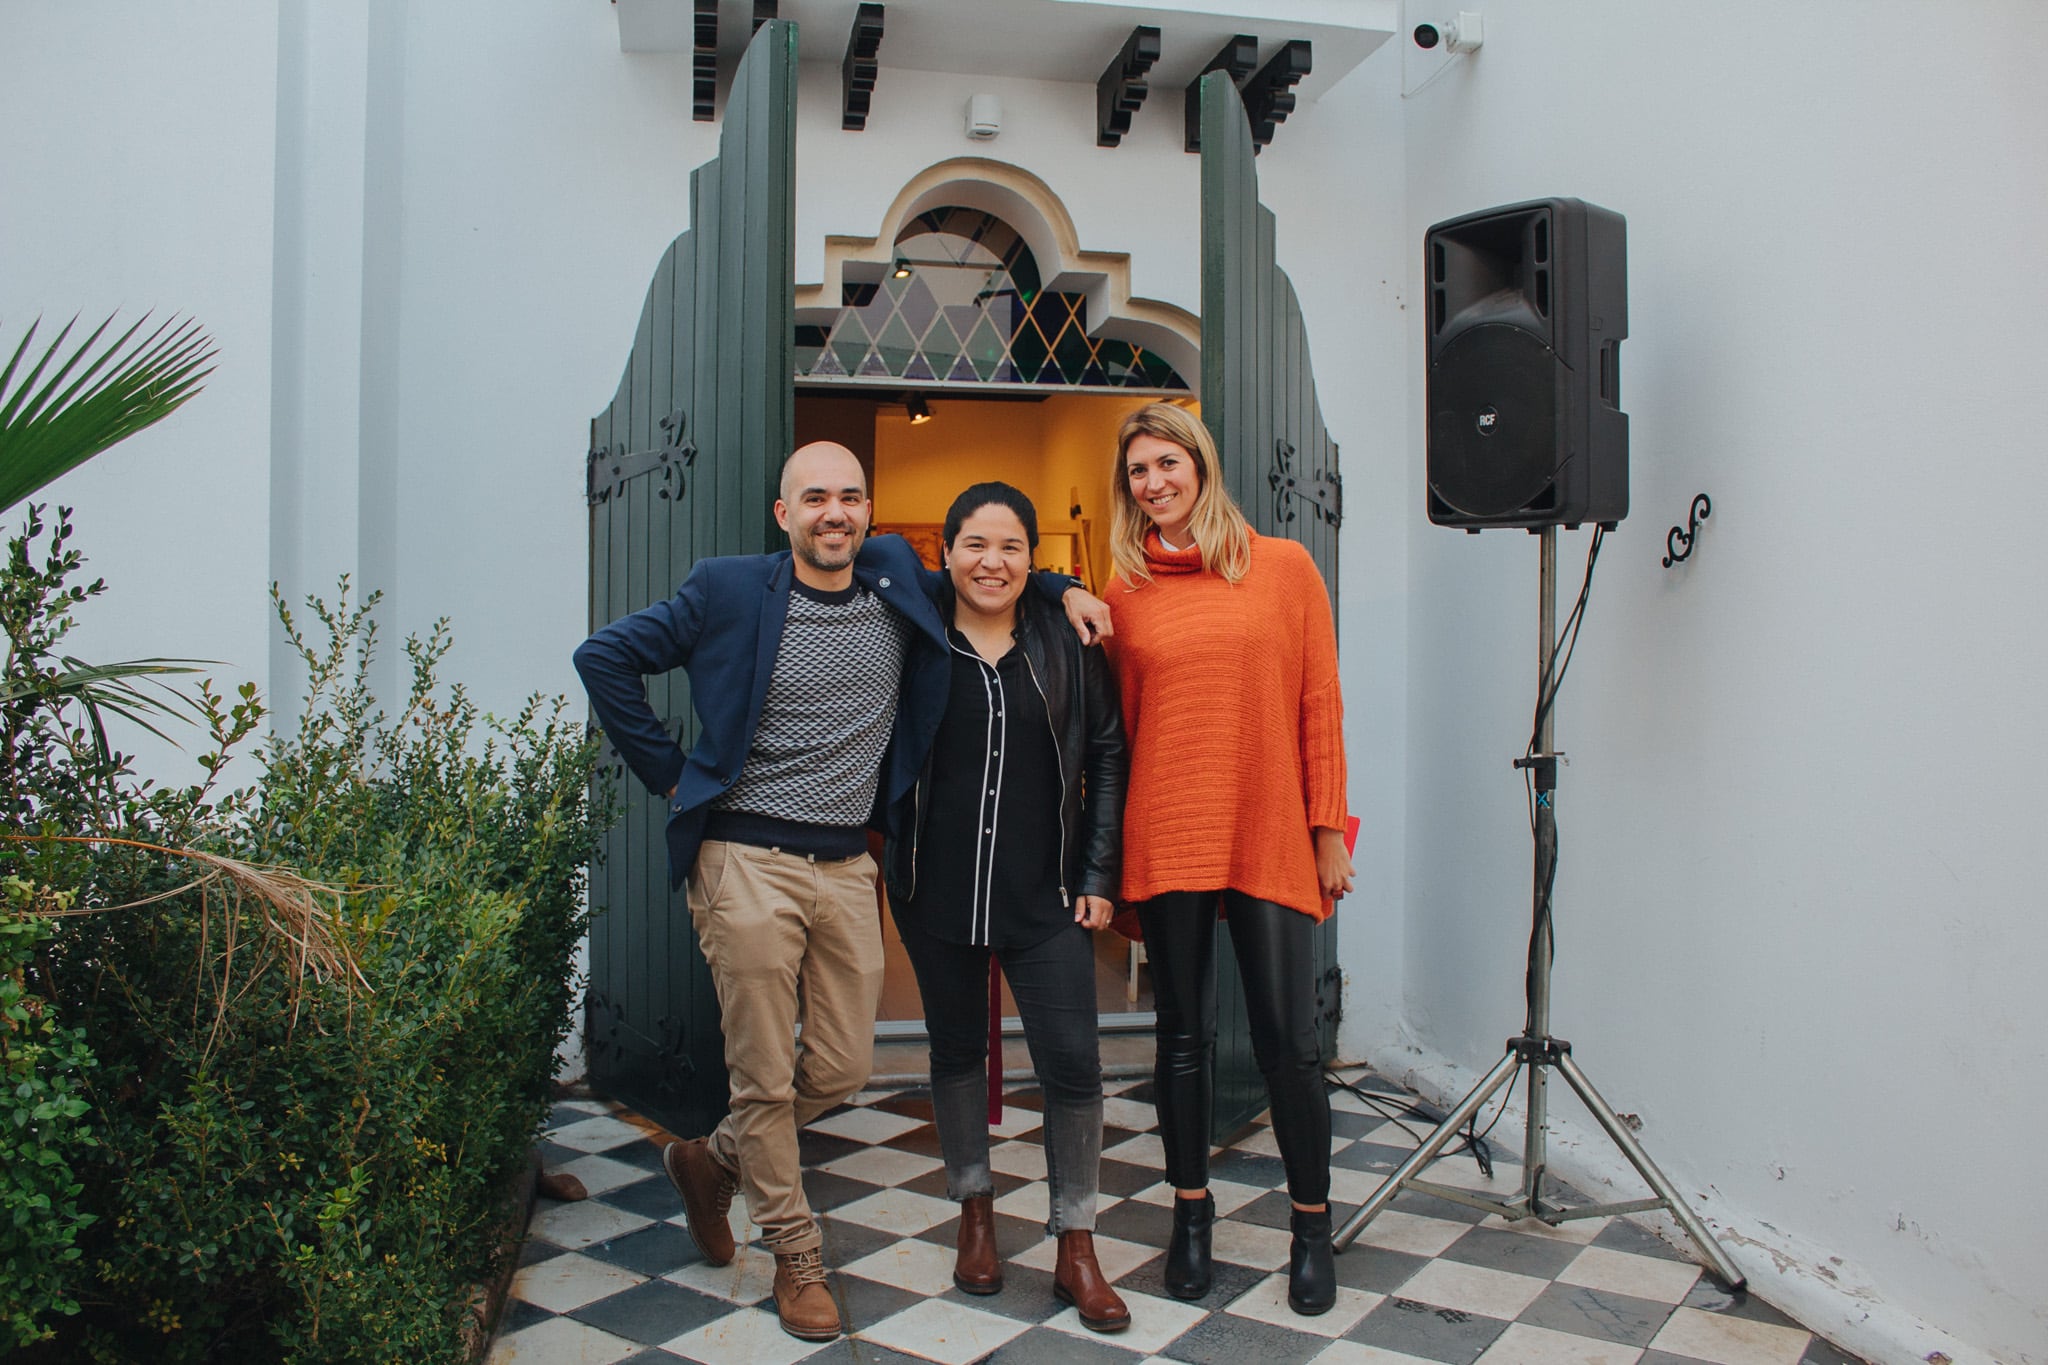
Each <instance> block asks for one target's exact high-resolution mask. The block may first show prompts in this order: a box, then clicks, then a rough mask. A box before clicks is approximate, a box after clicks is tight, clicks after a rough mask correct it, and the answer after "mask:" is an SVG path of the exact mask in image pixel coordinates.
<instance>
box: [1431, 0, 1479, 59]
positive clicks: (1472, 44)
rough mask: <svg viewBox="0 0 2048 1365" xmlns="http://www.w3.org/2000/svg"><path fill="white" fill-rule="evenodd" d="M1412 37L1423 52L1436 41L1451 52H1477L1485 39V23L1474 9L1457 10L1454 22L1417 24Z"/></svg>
mask: <svg viewBox="0 0 2048 1365" xmlns="http://www.w3.org/2000/svg"><path fill="white" fill-rule="evenodd" d="M1414 37H1415V45H1416V46H1417V47H1419V48H1421V49H1422V50H1423V51H1424V52H1427V51H1429V50H1430V49H1432V48H1434V47H1435V46H1436V45H1437V44H1438V43H1442V44H1443V45H1444V50H1445V51H1446V52H1450V53H1452V54H1461V53H1466V52H1477V51H1478V50H1479V45H1480V44H1481V43H1483V42H1485V41H1486V25H1485V21H1484V20H1483V19H1481V18H1480V16H1479V14H1478V13H1477V12H1476V11H1473V10H1459V11H1458V18H1457V21H1456V22H1455V23H1449V24H1442V25H1438V24H1417V25H1416V26H1415V34H1414Z"/></svg>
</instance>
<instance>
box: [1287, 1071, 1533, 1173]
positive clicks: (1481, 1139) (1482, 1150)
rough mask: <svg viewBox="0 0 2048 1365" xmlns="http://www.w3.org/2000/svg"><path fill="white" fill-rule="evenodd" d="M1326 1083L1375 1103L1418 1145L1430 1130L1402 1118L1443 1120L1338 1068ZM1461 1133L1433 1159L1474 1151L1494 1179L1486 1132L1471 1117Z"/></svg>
mask: <svg viewBox="0 0 2048 1365" xmlns="http://www.w3.org/2000/svg"><path fill="white" fill-rule="evenodd" d="M1323 1083H1324V1084H1325V1085H1334V1086H1336V1087H1337V1088H1338V1089H1339V1090H1342V1091H1344V1092H1345V1093H1347V1094H1349V1095H1351V1096H1352V1097H1353V1098H1355V1099H1359V1100H1363V1101H1364V1102H1365V1103H1366V1104H1367V1105H1369V1106H1370V1107H1372V1108H1373V1109H1374V1110H1375V1111H1376V1112H1377V1113H1378V1114H1379V1116H1380V1117H1381V1118H1383V1119H1385V1120H1387V1121H1388V1122H1389V1123H1391V1124H1393V1125H1394V1126H1395V1127H1396V1128H1399V1129H1400V1130H1401V1131H1402V1132H1404V1133H1406V1134H1407V1135H1408V1137H1409V1139H1410V1141H1412V1142H1413V1143H1414V1144H1415V1145H1416V1146H1417V1147H1420V1146H1421V1145H1422V1142H1423V1139H1424V1138H1425V1137H1427V1136H1428V1135H1427V1134H1426V1133H1418V1132H1416V1131H1415V1130H1414V1129H1413V1128H1410V1127H1409V1126H1408V1125H1407V1124H1405V1123H1403V1122H1402V1121H1401V1120H1402V1119H1404V1118H1411V1119H1420V1120H1421V1121H1422V1122H1424V1123H1427V1124H1429V1125H1430V1126H1431V1127H1432V1128H1434V1127H1435V1126H1436V1125H1437V1124H1439V1123H1442V1122H1443V1115H1441V1114H1433V1113H1431V1112H1430V1111H1429V1110H1427V1109H1425V1108H1423V1107H1422V1106H1421V1105H1420V1104H1418V1103H1416V1102H1414V1101H1412V1100H1404V1099H1402V1098H1401V1097H1400V1096H1398V1095H1387V1094H1382V1093H1380V1092H1379V1091H1375V1090H1365V1089H1362V1088H1360V1087H1359V1086H1356V1085H1353V1084H1352V1083H1351V1082H1350V1081H1347V1080H1345V1079H1344V1078H1343V1077H1342V1076H1339V1075H1338V1074H1337V1073H1336V1072H1334V1071H1325V1072H1324V1073H1323ZM1513 1090H1514V1087H1513V1086H1512V1085H1511V1086H1510V1087H1509V1093H1510V1094H1512V1093H1513ZM1493 1122H1494V1123H1498V1122H1500V1115H1498V1114H1496V1115H1494V1119H1493ZM1486 1126H1487V1131H1488V1132H1491V1131H1492V1129H1493V1124H1492V1123H1489V1124H1488V1125H1486ZM1459 1136H1460V1137H1462V1138H1463V1139H1464V1141H1463V1142H1462V1143H1460V1144H1459V1145H1458V1146H1456V1147H1450V1148H1447V1149H1445V1150H1444V1151H1441V1152H1438V1153H1437V1154H1436V1155H1435V1156H1434V1157H1432V1158H1431V1161H1432V1163H1434V1162H1437V1161H1442V1160H1443V1159H1444V1158H1445V1157H1447V1156H1458V1155H1460V1154H1462V1153H1465V1152H1470V1153H1472V1159H1473V1160H1474V1161H1475V1162H1477V1163H1478V1165H1479V1170H1480V1173H1481V1174H1483V1175H1484V1176H1485V1177H1486V1178H1487V1179H1489V1180H1491V1179H1492V1178H1493V1152H1492V1149H1491V1148H1490V1147H1489V1146H1488V1145H1487V1143H1486V1134H1485V1133H1474V1132H1472V1125H1471V1123H1470V1122H1469V1121H1468V1122H1467V1123H1466V1125H1465V1131H1464V1132H1463V1133H1461V1134H1460V1135H1459ZM1475 1143H1476V1144H1477V1145H1476V1146H1475V1145H1474V1144H1475Z"/></svg>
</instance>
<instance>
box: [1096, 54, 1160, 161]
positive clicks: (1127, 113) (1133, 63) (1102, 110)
mask: <svg viewBox="0 0 2048 1365" xmlns="http://www.w3.org/2000/svg"><path fill="white" fill-rule="evenodd" d="M1158 60H1159V30H1158V29H1156V28H1153V27H1151V26H1150V25H1149V24H1140V25H1139V26H1138V27H1136V28H1134V29H1132V30H1131V36H1130V37H1128V38H1126V39H1124V45H1123V48H1122V49H1121V50H1120V51H1118V53H1117V54H1116V56H1114V57H1112V58H1110V61H1109V65H1108V66H1107V67H1105V68H1103V72H1102V75H1101V76H1100V77H1099V78H1098V79H1097V80H1096V82H1095V145H1096V146H1098V147H1114V146H1117V145H1118V144H1119V143H1121V142H1122V141H1123V140H1124V134H1125V133H1128V132H1130V131H1131V117H1132V116H1133V115H1134V114H1136V113H1137V112H1138V107H1139V106H1140V105H1142V104H1144V102H1145V96H1146V94H1147V92H1148V91H1149V89H1150V87H1148V86H1147V85H1146V84H1145V73H1146V72H1148V71H1150V70H1151V69H1152V63H1154V62H1156V61H1158Z"/></svg>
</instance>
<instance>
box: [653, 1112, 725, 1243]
mask: <svg viewBox="0 0 2048 1365" xmlns="http://www.w3.org/2000/svg"><path fill="white" fill-rule="evenodd" d="M661 1167H662V1169H663V1170H665V1171H667V1172H668V1178H669V1180H670V1182H671V1183H672V1184H674V1185H675V1187H676V1193H677V1194H680V1195H681V1196H682V1197H683V1217H684V1218H685V1219H686V1220H687V1223H686V1226H685V1228H684V1230H685V1231H686V1232H688V1233H689V1234H690V1240H691V1241H693V1242H695V1243H696V1244H697V1251H698V1253H699V1254H701V1255H702V1256H703V1257H704V1259H705V1260H706V1261H708V1262H710V1263H711V1264H712V1265H731V1264H732V1258H733V1252H734V1251H735V1249H736V1248H735V1247H734V1245H733V1240H732V1224H731V1223H729V1222H727V1221H726V1211H727V1210H729V1209H730V1208H732V1196H733V1193H734V1191H736V1190H738V1189H739V1184H740V1182H739V1181H738V1179H737V1178H735V1177H734V1176H733V1174H732V1173H731V1172H730V1171H728V1170H726V1169H725V1167H723V1166H721V1165H719V1164H718V1162H717V1160H716V1159H714V1158H713V1157H712V1155H711V1144H710V1143H709V1142H707V1141H706V1140H705V1139H703V1138H691V1139H690V1140H689V1141H688V1142H671V1143H670V1144H669V1145H668V1146H666V1147H664V1148H663V1149H662V1152H661Z"/></svg>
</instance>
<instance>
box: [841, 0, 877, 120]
mask: <svg viewBox="0 0 2048 1365" xmlns="http://www.w3.org/2000/svg"><path fill="white" fill-rule="evenodd" d="M881 50H882V7H881V6H880V5H877V4H873V3H868V4H863V5H862V6H861V7H860V8H859V9H857V10H855V11H854V12H853V31H852V32H850V33H848V34H847V35H846V60H844V61H843V62H841V63H840V64H839V92H840V93H839V126H840V127H841V128H844V129H845V130H846V131H848V132H851V133H858V132H860V131H861V130H862V129H864V128H866V127H867V126H868V106H869V105H870V104H871V103H872V102H873V100H874V95H875V79H876V77H877V76H879V75H880V74H881V71H882V65H881V63H880V62H878V61H877V60H876V59H875V54H877V53H879V52H880V51H881Z"/></svg>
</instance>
